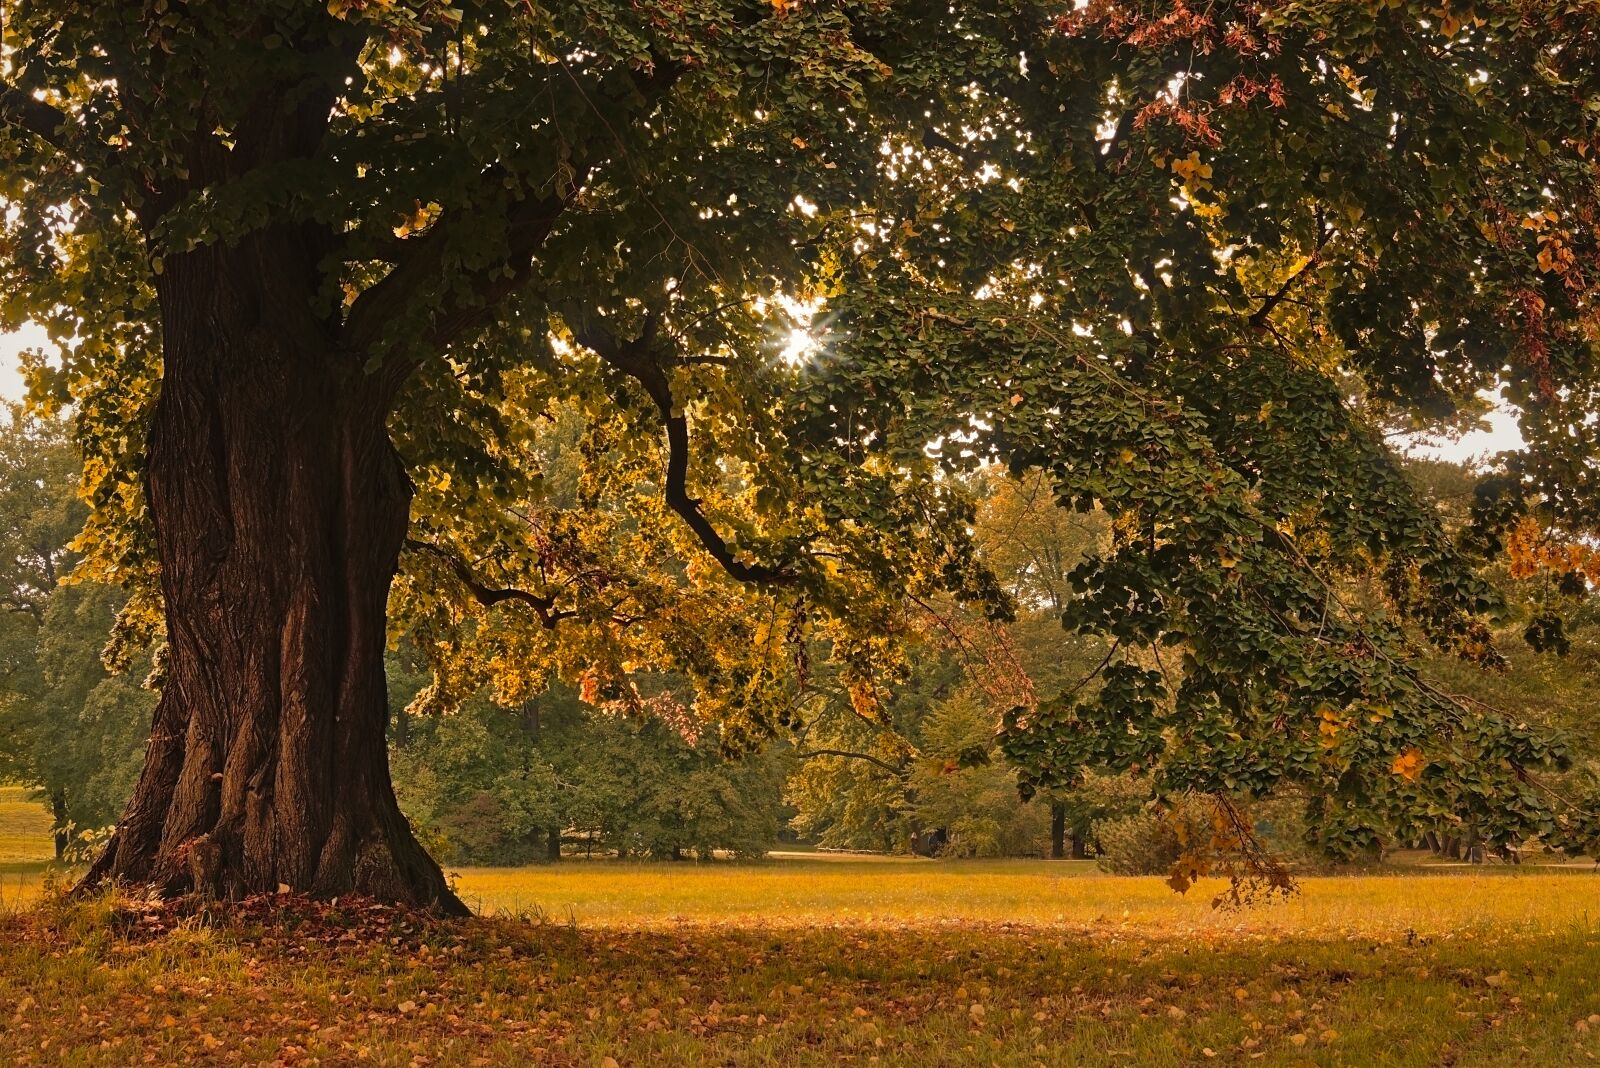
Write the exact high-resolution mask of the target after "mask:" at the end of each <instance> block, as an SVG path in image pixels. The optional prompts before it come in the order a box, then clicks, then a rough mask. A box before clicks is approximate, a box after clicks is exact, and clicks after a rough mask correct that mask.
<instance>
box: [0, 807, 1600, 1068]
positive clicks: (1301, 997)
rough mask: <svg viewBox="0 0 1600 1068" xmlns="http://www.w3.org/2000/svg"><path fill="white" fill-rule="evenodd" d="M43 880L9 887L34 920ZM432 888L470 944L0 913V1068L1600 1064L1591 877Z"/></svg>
mask: <svg viewBox="0 0 1600 1068" xmlns="http://www.w3.org/2000/svg"><path fill="white" fill-rule="evenodd" d="M8 803H9V804H10V805H11V806H12V807H11V808H0V815H3V816H4V817H5V818H6V819H7V822H6V823H4V824H0V826H3V827H6V828H9V829H11V830H12V832H13V837H14V838H18V839H20V840H21V841H22V842H23V844H22V845H21V846H20V847H18V846H13V847H12V848H14V849H17V850H18V855H26V856H30V857H34V858H37V857H39V856H43V855H45V854H46V853H47V852H48V838H47V837H45V836H44V835H43V833H42V829H47V827H43V825H41V824H40V822H39V819H38V814H37V813H34V814H33V815H32V816H31V817H30V816H26V815H25V814H21V812H20V808H18V807H17V806H21V805H25V804H26V802H25V800H23V799H21V797H20V795H19V794H17V793H15V792H6V793H0V805H5V804H8ZM19 827H21V828H23V831H21V832H20V833H19V832H17V831H16V828H19ZM30 827H31V828H33V829H32V830H31V831H30V830H27V828H30ZM30 835H31V836H32V837H30ZM43 872H44V868H43V866H42V865H40V864H38V863H37V862H36V860H35V861H34V862H31V863H30V864H29V866H27V867H26V868H25V869H22V868H16V869H14V871H13V875H15V876H16V877H17V878H19V879H22V880H25V882H24V884H23V885H24V888H25V891H24V892H26V893H27V894H28V895H30V896H36V895H37V894H38V893H39V890H38V884H39V882H40V880H41V879H42V878H43V877H44V876H43ZM457 882H458V886H459V888H460V891H461V893H462V894H463V896H464V897H466V899H467V900H468V901H469V903H472V904H474V905H475V906H476V907H478V908H479V909H480V910H481V911H482V912H484V913H487V914H489V918H486V919H479V920H475V921H470V922H466V923H449V924H436V925H435V924H427V923H421V922H418V921H417V920H415V919H413V918H411V917H407V916H405V915H403V914H398V913H395V912H392V911H390V910H382V909H378V910H374V909H370V908H365V907H362V906H355V907H353V908H352V907H347V906H340V907H338V908H332V909H330V908H329V907H327V906H324V905H319V904H315V903H310V902H304V901H299V900H295V899H290V898H282V899H275V900H273V901H271V902H266V903H263V902H257V903H255V904H254V905H250V906H247V907H245V908H243V909H242V910H236V911H234V912H231V913H229V914H228V915H227V916H226V917H225V918H223V919H221V920H217V921H214V922H212V923H200V922H198V921H196V920H193V919H191V920H181V919H175V918H174V917H173V916H172V915H170V914H166V913H150V912H147V911H145V910H144V909H142V908H131V909H130V908H126V907H124V906H122V905H119V904H118V903H117V901H116V900H115V899H105V900H99V901H89V902H85V903H80V904H75V905H70V906H69V905H62V904H49V905H46V906H45V907H42V908H35V909H29V910H18V909H12V910H10V912H9V913H8V912H7V910H6V909H5V908H0V1064H3V1065H7V1066H10V1065H18V1066H31V1065H40V1066H43V1065H86V1066H87V1065H94V1066H101V1065H104V1066H108V1068H109V1066H117V1068H121V1066H123V1065H128V1064H141V1063H143V1064H157V1065H165V1064H283V1065H299V1064H311V1063H321V1064H339V1065H344V1064H358V1063H372V1064H383V1065H397V1066H402V1065H520V1064H538V1065H551V1066H557V1068H634V1066H647V1065H648V1066H656V1065H661V1066H668V1068H676V1066H686V1068H687V1066H699V1065H726V1066H739V1068H743V1066H750V1068H800V1066H813V1065H815V1066H824V1065H826V1066H832V1065H837V1064H863V1065H872V1064H876V1065H905V1066H908V1068H909V1066H914V1068H945V1066H948V1068H966V1066H969V1065H1000V1066H1006V1068H1013V1066H1014V1068H1037V1066H1040V1065H1045V1066H1050V1068H1054V1066H1057V1065H1061V1066H1066V1065H1107V1064H1111V1065H1123V1064H1126V1065H1138V1066H1146V1065H1149V1066H1172V1068H1176V1066H1186V1065H1193V1064H1202V1063H1211V1062H1215V1063H1221V1064H1238V1065H1254V1064H1264V1065H1286V1066H1287V1065H1296V1066H1298V1065H1305V1064H1315V1065H1329V1066H1333V1065H1360V1066H1367V1065H1393V1066H1415V1068H1424V1066H1433V1065H1439V1064H1451V1065H1455V1066H1457V1068H1465V1066H1469V1065H1481V1066H1492V1065H1518V1066H1524V1065H1526V1066H1532V1065H1546V1064H1548V1065H1556V1064H1560V1065H1566V1064H1578V1063H1590V1062H1591V1061H1593V1060H1595V1059H1596V1057H1600V985H1597V984H1596V983H1595V982H1594V978H1593V977H1594V976H1595V975H1596V974H1600V920H1597V913H1600V877H1597V876H1596V875H1595V874H1594V873H1593V872H1592V871H1588V870H1582V869H1568V870H1558V871H1550V870H1545V871H1539V870H1513V869H1503V868H1495V869H1485V870H1482V871H1461V870H1451V871H1449V872H1446V873H1439V872H1431V871H1428V870H1426V869H1423V870H1418V869H1415V868H1412V869H1408V870H1406V871H1404V872H1401V873H1396V874H1394V875H1379V876H1363V877H1350V878H1316V879H1308V880H1306V881H1305V882H1304V884H1303V889H1302V893H1301V894H1300V895H1299V896H1298V897H1296V898H1294V899H1293V900H1291V901H1288V902H1278V903H1273V904H1270V905H1265V906H1261V907H1257V908H1255V909H1252V910H1249V911H1245V912H1218V911H1215V910H1213V909H1212V908H1211V907H1210V901H1209V898H1210V893H1209V892H1207V891H1206V890H1205V888H1201V889H1198V890H1195V891H1192V892H1191V893H1190V894H1189V895H1188V896H1187V897H1180V896H1178V895H1176V894H1174V893H1172V891H1171V890H1169V889H1168V888H1167V887H1166V886H1165V885H1164V884H1163V883H1162V881H1161V880H1160V879H1156V878H1121V877H1112V876H1106V875H1102V874H1100V873H1099V872H1097V871H1096V870H1095V869H1094V868H1093V867H1092V865H1089V864H1083V863H1073V862H1066V863H1061V862H1057V863H1050V862H1039V861H1004V862H930V861H921V860H885V859H874V860H870V861H866V860H858V859H839V858H807V857H793V858H785V859H782V860H774V861H770V862H768V863H765V864H759V865H732V864H707V865H692V864H680V865H666V864H626V863H616V862H593V863H589V862H582V861H568V862H564V863H563V864H561V865H559V866H553V867H543V868H528V869H519V870H495V869H469V870H465V871H462V872H460V873H458V875H457ZM14 900H16V898H15V897H14ZM3 903H4V902H3V901H0V904H3ZM529 918H533V919H534V920H536V921H537V922H533V923H528V922H525V921H526V920H527V919H529ZM569 920H570V921H573V922H571V923H568V922H567V921H569Z"/></svg>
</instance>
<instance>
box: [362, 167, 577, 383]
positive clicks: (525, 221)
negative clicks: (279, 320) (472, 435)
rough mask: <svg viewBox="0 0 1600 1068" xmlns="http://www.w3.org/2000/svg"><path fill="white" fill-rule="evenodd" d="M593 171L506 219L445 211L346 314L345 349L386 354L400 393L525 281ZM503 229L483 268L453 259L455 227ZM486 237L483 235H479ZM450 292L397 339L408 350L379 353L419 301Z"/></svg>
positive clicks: (386, 377)
mask: <svg viewBox="0 0 1600 1068" xmlns="http://www.w3.org/2000/svg"><path fill="white" fill-rule="evenodd" d="M586 177H587V172H579V173H578V174H576V175H575V176H574V178H573V182H572V184H571V185H570V186H568V187H567V189H566V190H565V191H561V192H556V193H552V194H550V195H549V196H546V197H540V198H537V199H529V200H526V201H523V202H522V203H521V204H519V205H517V207H516V209H515V210H513V211H512V212H510V213H508V215H507V216H506V217H505V218H504V219H503V220H494V219H490V218H485V217H484V216H483V215H480V214H475V213H473V212H465V213H462V214H459V215H450V214H447V215H446V216H445V217H444V218H442V219H440V220H439V221H438V222H437V223H435V224H434V226H433V228H432V229H431V230H429V232H428V233H427V234H425V235H423V236H421V237H418V238H415V239H413V240H412V241H407V242H403V244H405V245H411V246H413V247H412V248H409V249H406V250H405V251H404V254H402V255H399V256H398V257H397V263H396V265H395V268H394V270H392V271H390V272H389V274H388V275H386V276H385V277H384V279H383V281H381V282H379V283H378V284H377V285H375V286H373V287H372V288H371V289H368V290H367V291H366V292H364V293H362V294H361V296H359V297H357V298H356V301H355V303H354V304H353V305H352V306H351V308H350V314H349V316H348V317H347V318H346V319H345V326H344V343H345V347H346V348H347V349H348V350H349V351H350V352H353V353H356V354H358V355H360V356H361V357H363V358H364V359H371V358H372V357H373V356H374V355H382V356H383V357H384V359H383V370H382V372H381V375H382V379H383V386H384V389H383V394H384V399H385V401H387V400H388V399H389V398H392V397H393V395H394V394H395V393H397V392H398V391H399V388H400V386H401V385H403V384H404V382H405V380H406V379H407V378H408V377H410V374H411V372H412V371H413V370H414V369H415V368H416V366H417V363H418V362H419V361H420V360H421V359H423V358H425V357H426V356H427V355H428V354H429V353H435V352H438V351H439V350H441V349H443V348H445V347H446V346H448V345H449V344H450V343H451V342H453V341H455V340H456V339H457V338H459V337H460V336H462V335H463V334H465V333H467V332H468V331H469V330H472V329H474V328H476V327H477V326H480V325H482V324H483V323H484V322H485V321H487V320H488V319H489V317H490V316H492V315H493V314H495V312H496V311H498V309H499V304H500V302H501V301H503V300H504V299H505V298H506V297H507V296H509V295H510V294H511V293H513V292H514V291H515V290H516V289H517V288H518V287H520V286H521V285H523V284H524V283H525V282H526V281H527V279H528V276H529V275H530V274H531V273H532V270H533V263H534V256H535V254H536V253H537V252H538V250H539V248H540V246H541V245H543V244H544V240H545V238H546V237H548V236H549V235H550V231H551V230H552V229H554V228H555V225H556V222H557V221H558V220H559V219H560V218H561V215H562V213H563V212H565V211H566V209H567V207H568V206H569V205H570V204H571V203H572V200H573V199H574V198H575V197H576V196H577V192H578V189H579V187H580V186H581V184H582V182H583V181H584V180H585V178H586ZM495 225H499V226H502V227H503V228H504V233H505V243H506V255H505V256H504V257H503V258H500V259H496V260H494V261H492V262H490V263H488V264H485V265H483V266H482V267H480V268H477V269H475V270H471V271H460V272H459V273H457V272H458V269H457V268H456V267H455V266H454V265H453V264H452V263H451V262H450V261H451V259H452V257H451V256H450V255H449V252H450V245H451V244H452V242H454V241H455V239H456V235H457V233H458V232H459V233H470V232H473V231H480V230H481V229H483V228H485V227H489V226H495ZM478 239H479V240H481V238H478ZM445 293H448V296H446V297H444V299H443V300H442V302H441V303H440V304H439V306H438V307H437V308H435V309H433V311H432V313H431V314H430V315H429V317H428V319H427V320H426V322H425V323H424V324H421V326H420V329H418V330H409V331H403V332H402V333H403V335H404V336H403V337H402V338H398V339H396V344H397V346H398V345H407V346H410V347H411V348H410V349H409V351H401V352H384V353H379V352H377V351H375V350H376V349H377V347H378V346H379V343H380V342H383V341H385V340H387V339H386V338H385V334H386V333H387V332H388V331H390V330H391V329H392V328H393V326H394V324H395V323H396V322H403V321H405V320H406V319H407V318H408V317H409V316H411V315H413V314H414V312H413V311H412V309H413V308H415V307H416V306H417V305H418V304H419V303H422V304H424V305H426V304H428V303H430V302H431V301H434V300H438V299H439V298H440V296H441V294H445Z"/></svg>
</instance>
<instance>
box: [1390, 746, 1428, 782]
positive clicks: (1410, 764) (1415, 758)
mask: <svg viewBox="0 0 1600 1068" xmlns="http://www.w3.org/2000/svg"><path fill="white" fill-rule="evenodd" d="M1427 763H1428V761H1427V759H1426V758H1425V757H1424V756H1423V755H1422V750H1420V749H1418V748H1417V747H1415V746H1412V747H1411V748H1410V749H1407V750H1406V751H1405V752H1404V753H1401V754H1400V755H1399V756H1397V757H1395V758H1394V763H1392V764H1390V765H1389V770H1390V771H1393V772H1394V773H1395V774H1396V775H1398V776H1400V777H1401V778H1402V779H1406V780H1407V781H1409V782H1416V781H1417V779H1419V778H1421V776H1422V769H1423V768H1424V767H1425V766H1426V765H1427Z"/></svg>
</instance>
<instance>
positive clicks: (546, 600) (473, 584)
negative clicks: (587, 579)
mask: <svg viewBox="0 0 1600 1068" xmlns="http://www.w3.org/2000/svg"><path fill="white" fill-rule="evenodd" d="M406 548H408V549H411V550H413V551H415V552H421V553H427V554H428V555H430V556H432V557H434V558H435V559H438V560H442V561H443V562H444V563H445V564H446V565H448V566H449V568H450V570H451V572H452V573H453V574H454V575H455V577H456V581H457V582H459V583H461V585H462V586H464V587H466V589H467V592H468V593H470V594H472V596H473V598H474V599H475V600H476V601H477V602H478V603H479V604H481V605H483V606H484V607H485V608H493V607H494V606H495V605H497V604H503V603H505V602H506V601H515V602H516V603H518V604H525V605H527V606H528V607H529V608H532V609H533V611H534V614H535V615H537V616H538V617H539V622H540V624H541V625H542V626H544V628H545V629H546V630H554V629H555V627H556V625H557V624H558V623H560V622H561V621H562V620H563V619H571V618H572V617H574V616H576V615H577V613H576V612H574V611H571V610H570V609H562V610H557V609H556V606H555V605H556V599H555V598H554V597H541V596H540V595H538V594H536V593H532V592H530V591H528V590H524V589H519V588H517V587H514V586H510V587H495V586H490V585H488V584H486V583H485V582H483V581H482V580H481V579H479V578H478V576H477V575H476V574H474V573H473V571H472V568H471V567H469V566H467V562H466V561H465V560H462V559H461V558H460V557H459V556H457V555H455V554H454V553H452V552H450V551H449V550H447V549H443V548H441V547H440V546H437V545H434V544H432V543H431V542H425V541H418V540H416V539H414V538H408V539H407V540H406Z"/></svg>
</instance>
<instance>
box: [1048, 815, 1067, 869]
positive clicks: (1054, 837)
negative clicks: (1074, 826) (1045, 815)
mask: <svg viewBox="0 0 1600 1068" xmlns="http://www.w3.org/2000/svg"><path fill="white" fill-rule="evenodd" d="M1066 855H1067V806H1066V805H1064V804H1062V803H1061V802H1060V801H1052V802H1050V859H1051V860H1062V859H1065V857H1066Z"/></svg>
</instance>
